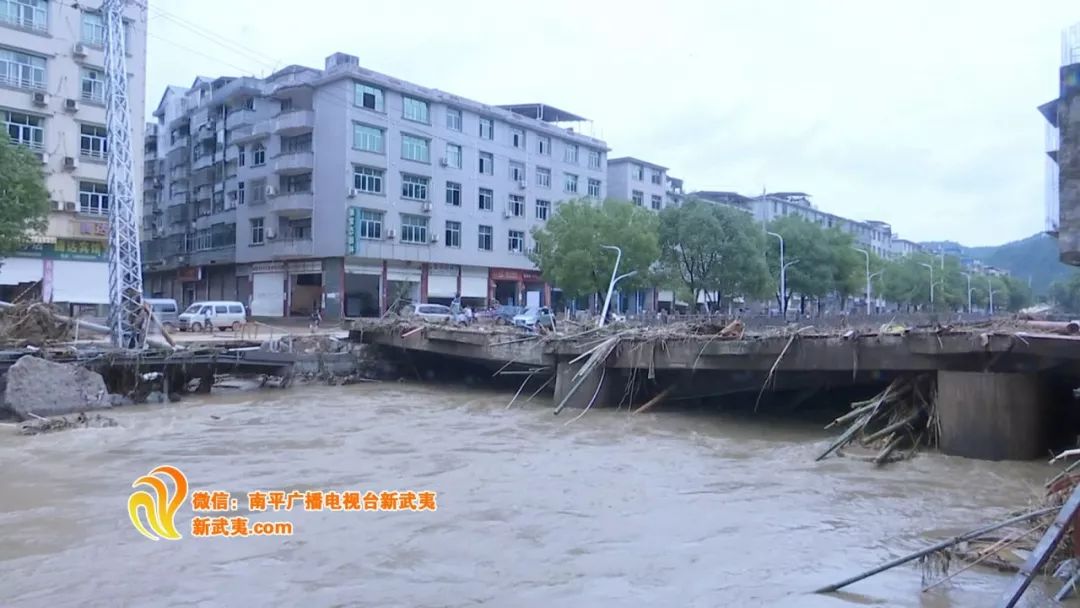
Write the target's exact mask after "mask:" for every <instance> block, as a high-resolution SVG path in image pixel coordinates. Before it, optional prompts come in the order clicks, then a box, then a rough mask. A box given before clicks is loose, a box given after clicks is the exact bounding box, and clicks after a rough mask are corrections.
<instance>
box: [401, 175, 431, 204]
mask: <svg viewBox="0 0 1080 608" xmlns="http://www.w3.org/2000/svg"><path fill="white" fill-rule="evenodd" d="M429 181H430V180H429V179H428V178H426V177H423V176H420V175H409V174H408V173H403V174H402V175H401V198H407V199H410V200H414V201H426V200H427V197H428V196H427V190H428V182H429Z"/></svg>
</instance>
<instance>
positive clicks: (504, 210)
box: [503, 209, 514, 218]
mask: <svg viewBox="0 0 1080 608" xmlns="http://www.w3.org/2000/svg"><path fill="white" fill-rule="evenodd" d="M503 217H505V218H511V217H514V216H513V215H511V213H510V210H509V209H503Z"/></svg>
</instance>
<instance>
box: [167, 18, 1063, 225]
mask: <svg viewBox="0 0 1080 608" xmlns="http://www.w3.org/2000/svg"><path fill="white" fill-rule="evenodd" d="M1036 4H1037V6H1035V5H1036ZM277 7H280V9H279V8H277ZM149 14H150V25H149V39H148V44H149V68H148V75H147V86H148V87H149V89H148V95H147V105H148V112H149V111H152V110H153V106H155V105H156V104H157V101H158V100H159V99H160V97H161V94H162V92H163V91H164V88H165V86H166V85H169V84H178V85H183V86H187V85H189V84H190V83H191V81H192V80H193V79H194V77H195V76H196V75H198V74H204V75H212V76H217V75H241V74H256V75H266V74H268V73H270V72H271V71H272V70H274V69H275V68H280V67H283V66H285V65H289V64H294V63H297V64H303V65H309V66H313V67H322V65H323V59H324V58H325V56H326V55H329V54H330V53H332V52H335V51H343V52H347V53H350V54H353V55H357V56H359V58H360V65H362V66H364V67H367V68H370V69H373V70H377V71H380V72H385V73H387V74H390V75H392V76H395V77H397V78H401V79H403V80H408V81H411V82H414V83H417V84H421V85H424V86H429V87H434V88H438V89H442V90H444V91H448V92H451V93H455V94H458V95H462V96H464V97H468V98H471V99H475V100H477V101H481V102H484V103H489V104H503V103H520V102H534V101H539V102H544V103H549V104H551V105H554V106H557V107H560V108H563V109H566V110H568V111H571V112H575V113H577V114H580V115H583V116H587V117H589V118H590V119H592V120H593V122H594V129H595V134H596V135H598V136H600V137H602V138H603V139H605V140H606V141H607V142H608V145H609V146H610V147H611V148H612V152H611V154H612V155H613V156H637V157H640V158H643V159H646V160H649V161H651V162H655V163H658V164H661V165H665V166H667V167H670V169H671V173H672V175H675V176H678V177H682V178H684V179H685V180H686V186H687V188H688V189H690V190H733V191H737V192H741V193H744V194H755V193H759V192H760V191H761V189H762V188H767V189H768V190H770V191H780V190H784V191H791V190H798V191H804V192H808V193H810V194H811V195H812V196H813V200H814V202H815V204H816V205H817V206H818V207H820V208H822V209H824V210H827V211H830V212H833V213H837V214H840V215H844V216H848V217H852V218H857V219H877V220H883V221H886V222H889V223H891V224H892V226H893V230H894V231H895V232H898V233H899V234H900V235H901V236H902V237H904V238H910V239H913V240H939V239H952V240H958V241H960V242H962V243H965V244H968V245H991V244H999V243H1003V242H1006V241H1009V240H1014V239H1018V238H1023V237H1026V236H1029V235H1031V234H1033V233H1035V232H1037V231H1039V230H1042V229H1043V227H1044V225H1045V190H1046V189H1045V168H1046V167H1045V159H1046V156H1045V154H1044V148H1045V131H1044V129H1045V122H1044V120H1043V118H1042V117H1041V116H1040V114H1039V113H1038V112H1037V110H1036V107H1037V106H1038V105H1040V104H1042V103H1044V102H1046V101H1048V100H1050V99H1052V98H1054V97H1056V90H1057V69H1058V64H1059V63H1060V55H1061V36H1060V32H1061V29H1062V28H1063V27H1065V26H1066V25H1068V24H1070V23H1074V22H1076V21H1080V2H1077V1H1076V0H1040V2H1038V3H1020V2H1001V3H994V4H988V3H986V2H979V1H966V0H964V1H961V0H950V1H949V2H941V1H940V0H939V1H937V2H934V1H924V0H907V1H906V2H903V3H899V2H893V3H885V2H867V1H865V0H818V1H811V0H786V1H785V0H774V1H773V2H756V1H751V0H745V1H743V0H712V1H705V0H701V1H699V0H669V1H668V2H667V3H665V4H664V5H658V4H657V3H655V2H637V1H634V0H628V1H624V2H618V3H616V2H607V3H600V2H585V1H581V0H575V1H569V0H545V1H543V2H521V3H518V2H508V1H507V0H502V1H481V0H475V1H474V0H458V1H457V2H447V1H445V0H410V1H409V2H373V1H366V0H365V1H357V0H305V1H304V2H302V3H300V4H298V3H296V2H294V1H289V2H286V1H285V0H150V13H149ZM215 35H217V36H221V37H223V38H225V39H226V40H225V42H224V43H222V42H221V41H220V40H219V39H218V38H217V36H215Z"/></svg>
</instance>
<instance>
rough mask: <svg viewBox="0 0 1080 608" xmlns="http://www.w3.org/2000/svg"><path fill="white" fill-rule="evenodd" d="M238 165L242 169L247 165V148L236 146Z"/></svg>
mask: <svg viewBox="0 0 1080 608" xmlns="http://www.w3.org/2000/svg"><path fill="white" fill-rule="evenodd" d="M236 164H237V165H238V166H241V167H243V166H245V165H247V146H236Z"/></svg>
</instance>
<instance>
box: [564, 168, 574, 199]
mask: <svg viewBox="0 0 1080 608" xmlns="http://www.w3.org/2000/svg"><path fill="white" fill-rule="evenodd" d="M563 176H564V179H563V190H565V191H567V192H569V193H571V194H576V193H577V176H576V175H574V174H573V173H564V174H563Z"/></svg>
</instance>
